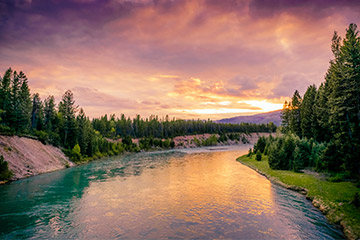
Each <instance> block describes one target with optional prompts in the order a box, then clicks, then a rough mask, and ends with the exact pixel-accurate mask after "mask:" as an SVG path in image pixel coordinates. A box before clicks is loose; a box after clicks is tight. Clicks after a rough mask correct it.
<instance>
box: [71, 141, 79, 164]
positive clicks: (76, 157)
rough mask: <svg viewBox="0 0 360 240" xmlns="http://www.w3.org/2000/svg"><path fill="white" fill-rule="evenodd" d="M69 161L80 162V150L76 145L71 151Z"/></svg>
mask: <svg viewBox="0 0 360 240" xmlns="http://www.w3.org/2000/svg"><path fill="white" fill-rule="evenodd" d="M71 160H73V161H74V162H79V161H81V149H80V146H79V144H76V145H75V146H74V148H73V149H72V150H71Z"/></svg>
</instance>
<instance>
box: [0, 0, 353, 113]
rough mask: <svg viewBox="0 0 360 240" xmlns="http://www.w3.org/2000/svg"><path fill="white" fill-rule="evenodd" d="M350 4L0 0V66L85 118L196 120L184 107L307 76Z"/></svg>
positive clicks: (347, 18) (284, 88) (301, 85)
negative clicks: (68, 98) (68, 95)
mask: <svg viewBox="0 0 360 240" xmlns="http://www.w3.org/2000/svg"><path fill="white" fill-rule="evenodd" d="M359 5H360V4H359V3H358V2H357V1H350V0H344V1H335V0H331V1H325V0H317V1H310V0H303V1H300V0H294V1H287V0H275V1H269V0H224V1H216V0H199V1H192V0H173V1H152V0H104V1H97V0H62V1H57V0H36V1H35V0H34V1H25V0H24V1H22V0H15V1H11V0H5V1H1V2H0V29H1V30H2V31H1V36H2V37H1V38H0V54H1V59H0V66H1V67H2V68H1V69H0V70H1V71H2V72H4V71H5V67H8V66H11V67H13V69H16V70H23V71H24V72H25V73H26V74H27V76H28V78H29V81H30V87H31V89H32V90H33V91H34V92H40V93H41V95H42V96H47V95H49V94H51V95H55V97H56V98H57V99H59V98H60V97H61V95H62V94H63V92H64V91H65V90H67V89H73V90H74V93H75V98H76V101H77V102H78V104H80V105H81V106H83V107H84V108H86V109H85V110H86V112H87V113H89V114H90V115H92V116H97V115H100V114H105V113H106V112H115V113H117V114H118V113H121V112H124V113H126V114H128V115H135V114H137V113H139V114H141V115H150V114H159V115H166V114H169V115H175V116H178V117H183V118H188V117H193V116H201V117H204V118H206V116H207V115H206V114H202V115H199V114H198V115H196V113H195V112H191V109H204V108H206V107H209V106H214V107H216V108H219V109H220V108H224V105H221V103H225V102H231V104H230V105H226V107H228V108H233V109H239V108H244V109H247V107H249V106H244V105H243V106H240V105H238V102H243V101H252V100H253V101H260V100H262V99H265V100H266V101H268V102H272V103H282V102H283V101H284V99H286V98H290V97H291V95H292V93H293V92H294V90H295V89H298V90H299V91H300V92H303V91H305V89H306V87H307V86H308V85H309V84H312V83H315V84H317V85H318V84H319V83H320V82H321V81H323V79H324V78H323V77H324V73H325V71H326V69H327V67H328V61H329V59H330V58H331V57H332V56H331V51H330V42H331V36H332V33H333V31H334V30H338V31H340V34H343V32H344V29H345V28H346V27H347V25H348V24H349V23H350V22H360V21H359V20H360V15H359V14H358V12H359V10H360V8H359ZM3 67H4V68H3ZM80 86H81V87H80ZM183 109H188V110H189V111H188V112H184V111H182V110H183ZM254 110H255V109H254ZM194 114H195V115H194ZM221 116H222V115H221V113H219V114H217V115H211V117H221Z"/></svg>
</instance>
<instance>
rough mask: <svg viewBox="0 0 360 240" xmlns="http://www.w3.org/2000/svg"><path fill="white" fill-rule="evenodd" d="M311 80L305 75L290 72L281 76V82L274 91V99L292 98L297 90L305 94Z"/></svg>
mask: <svg viewBox="0 0 360 240" xmlns="http://www.w3.org/2000/svg"><path fill="white" fill-rule="evenodd" d="M311 83H312V82H311V79H310V78H309V77H308V76H307V75H306V74H303V73H296V72H289V73H285V74H283V75H282V76H280V81H279V82H278V84H277V85H276V86H275V87H274V89H273V90H272V94H273V95H272V97H274V98H277V97H284V96H292V95H293V93H294V92H295V90H298V91H299V92H300V94H304V93H305V91H306V88H307V86H309V85H310V84H311Z"/></svg>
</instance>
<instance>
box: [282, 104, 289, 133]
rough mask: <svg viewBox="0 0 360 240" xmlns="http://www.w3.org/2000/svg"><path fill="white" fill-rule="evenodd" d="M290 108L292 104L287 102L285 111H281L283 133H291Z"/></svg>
mask: <svg viewBox="0 0 360 240" xmlns="http://www.w3.org/2000/svg"><path fill="white" fill-rule="evenodd" d="M290 106H291V104H290V103H288V102H287V101H285V103H284V106H283V109H282V111H281V126H282V131H283V133H287V132H289V131H290V111H291V110H290Z"/></svg>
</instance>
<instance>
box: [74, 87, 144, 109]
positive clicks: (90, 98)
mask: <svg viewBox="0 0 360 240" xmlns="http://www.w3.org/2000/svg"><path fill="white" fill-rule="evenodd" d="M72 90H73V92H74V96H75V98H76V102H77V104H79V105H80V106H82V107H85V108H86V107H88V106H91V107H116V108H119V109H137V108H138V107H139V104H138V103H137V102H136V101H133V100H131V99H124V98H118V97H115V96H112V95H110V94H107V93H103V92H100V91H98V90H97V89H92V88H87V87H75V88H73V89H72Z"/></svg>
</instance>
